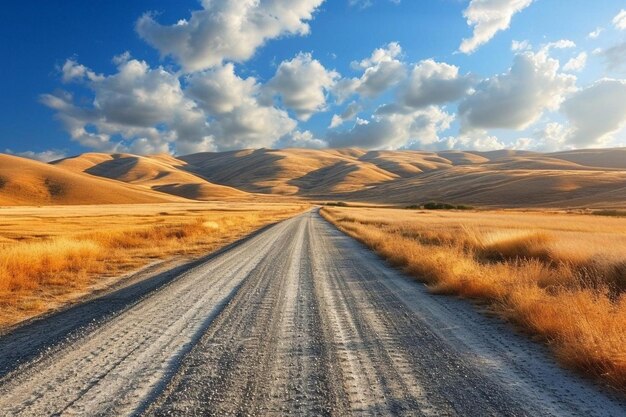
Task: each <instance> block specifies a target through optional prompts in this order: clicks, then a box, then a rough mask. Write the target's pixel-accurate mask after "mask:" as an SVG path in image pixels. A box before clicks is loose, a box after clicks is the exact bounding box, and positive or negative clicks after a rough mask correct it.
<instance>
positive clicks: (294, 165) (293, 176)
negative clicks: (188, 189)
mask: <svg viewBox="0 0 626 417" xmlns="http://www.w3.org/2000/svg"><path fill="white" fill-rule="evenodd" d="M364 153H365V152H364V151H361V150H358V149H350V150H335V149H328V150H312V149H281V150H271V149H257V150H242V151H232V152H207V153H198V154H193V155H187V156H182V157H179V159H180V160H182V161H185V162H186V163H187V164H188V165H186V166H185V169H188V170H191V171H192V172H195V173H198V174H200V175H202V176H203V177H205V178H207V179H209V180H210V181H214V182H217V183H220V184H227V185H230V186H232V187H235V188H239V189H242V190H246V191H250V192H259V193H271V194H282V195H293V194H298V195H308V194H320V193H322V194H327V193H330V194H332V193H336V192H346V191H355V190H359V189H362V188H363V187H366V186H369V185H372V184H378V183H382V182H385V181H391V180H393V179H395V178H397V177H398V176H397V175H396V174H394V173H392V172H389V171H386V170H384V169H382V168H380V167H378V166H377V165H375V164H372V163H369V162H367V161H361V160H360V159H359V157H360V156H362V155H363V154H364Z"/></svg>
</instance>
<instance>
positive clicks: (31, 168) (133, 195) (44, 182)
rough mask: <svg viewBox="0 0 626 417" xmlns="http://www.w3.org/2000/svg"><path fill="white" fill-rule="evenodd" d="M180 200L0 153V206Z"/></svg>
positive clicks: (179, 199)
mask: <svg viewBox="0 0 626 417" xmlns="http://www.w3.org/2000/svg"><path fill="white" fill-rule="evenodd" d="M179 201H188V200H185V199H183V198H180V197H175V196H170V195H167V194H163V193H158V192H155V191H152V190H147V189H143V188H140V187H136V186H133V185H129V184H124V183H122V182H119V181H115V180H110V179H104V178H98V177H94V176H92V175H89V174H85V173H80V172H72V171H69V170H67V169H64V168H62V167H57V166H53V165H49V164H45V163H43V162H37V161H33V160H30V159H25V158H20V157H17V156H11V155H4V154H0V205H5V206H7V205H10V206H13V205H48V204H126V203H128V204H130V203H133V204H134V203H167V202H179Z"/></svg>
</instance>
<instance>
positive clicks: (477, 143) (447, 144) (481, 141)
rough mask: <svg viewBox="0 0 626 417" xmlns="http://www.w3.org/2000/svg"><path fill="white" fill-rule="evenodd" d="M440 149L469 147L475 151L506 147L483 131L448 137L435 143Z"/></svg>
mask: <svg viewBox="0 0 626 417" xmlns="http://www.w3.org/2000/svg"><path fill="white" fill-rule="evenodd" d="M437 148H438V149H440V150H445V149H469V150H475V151H495V150H498V149H504V148H506V145H505V144H504V143H502V142H501V141H500V140H499V139H498V138H497V137H496V136H491V135H488V134H487V133H485V132H484V131H479V132H472V134H470V135H462V136H456V137H448V138H445V139H443V140H442V141H441V142H440V143H438V144H437Z"/></svg>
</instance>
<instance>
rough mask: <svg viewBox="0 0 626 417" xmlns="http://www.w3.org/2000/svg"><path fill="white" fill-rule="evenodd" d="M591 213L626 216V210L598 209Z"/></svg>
mask: <svg viewBox="0 0 626 417" xmlns="http://www.w3.org/2000/svg"><path fill="white" fill-rule="evenodd" d="M591 214H594V215H596V216H609V217H626V210H596V211H594V212H592V213H591Z"/></svg>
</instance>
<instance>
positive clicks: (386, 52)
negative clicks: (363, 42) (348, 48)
mask: <svg viewBox="0 0 626 417" xmlns="http://www.w3.org/2000/svg"><path fill="white" fill-rule="evenodd" d="M401 54H402V47H401V46H400V44H399V43H398V42H390V43H388V44H387V45H386V46H385V47H384V48H376V49H374V51H373V52H372V55H371V56H370V57H368V58H365V59H363V60H361V61H353V62H352V63H351V65H352V68H354V69H359V68H361V69H367V68H370V67H373V66H376V65H377V64H380V63H381V62H392V61H395V60H396V59H397V58H398V57H399V56H400V55H401Z"/></svg>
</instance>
